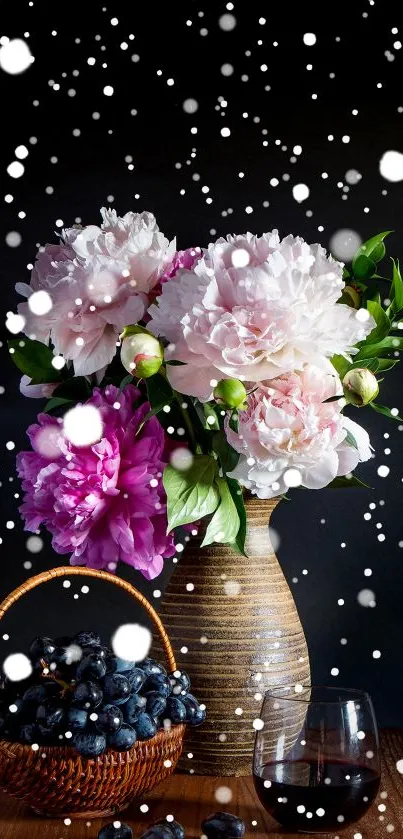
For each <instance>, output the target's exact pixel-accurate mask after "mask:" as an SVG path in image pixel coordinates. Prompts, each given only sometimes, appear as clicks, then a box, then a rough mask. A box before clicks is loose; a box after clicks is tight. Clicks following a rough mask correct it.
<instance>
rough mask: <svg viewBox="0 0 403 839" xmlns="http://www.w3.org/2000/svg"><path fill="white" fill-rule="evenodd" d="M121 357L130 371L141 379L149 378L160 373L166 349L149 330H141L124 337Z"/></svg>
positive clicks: (124, 365)
mask: <svg viewBox="0 0 403 839" xmlns="http://www.w3.org/2000/svg"><path fill="white" fill-rule="evenodd" d="M120 358H121V361H122V364H123V367H124V368H125V369H126V370H127V372H128V373H132V375H133V376H136V377H137V378H139V379H148V378H149V377H150V376H154V374H155V373H158V370H159V369H160V367H161V364H162V362H163V360H164V351H163V349H162V346H161V344H160V342H159V341H157V338H154V336H153V335H149V334H148V333H147V332H139V333H137V334H135V335H128V336H127V337H126V338H123V341H122V346H121V350H120Z"/></svg>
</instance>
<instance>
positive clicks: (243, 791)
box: [0, 729, 403, 839]
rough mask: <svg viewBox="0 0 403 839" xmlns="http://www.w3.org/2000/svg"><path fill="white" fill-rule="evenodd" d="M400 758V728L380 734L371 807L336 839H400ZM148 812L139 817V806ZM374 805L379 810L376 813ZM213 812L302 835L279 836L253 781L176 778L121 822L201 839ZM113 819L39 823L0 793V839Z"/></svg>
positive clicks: (78, 829)
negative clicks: (167, 825) (220, 793)
mask: <svg viewBox="0 0 403 839" xmlns="http://www.w3.org/2000/svg"><path fill="white" fill-rule="evenodd" d="M402 758H403V729H402V730H395V729H393V730H392V729H389V730H386V731H384V732H383V733H382V782H381V787H380V791H379V794H378V797H377V799H376V801H375V803H374V804H373V805H372V808H371V809H370V810H369V812H368V813H367V814H366V816H364V818H363V819H362V820H361V821H360V822H359V823H358V824H356V825H352V826H351V827H348V828H346V829H345V830H343V831H341V832H340V839H389V837H391V836H393V839H403V776H402V775H399V773H398V771H397V769H396V761H397V760H401V759H402ZM220 786H225V787H229V788H230V789H231V791H232V800H231V802H230V803H228V804H226V805H222V804H218V802H217V800H216V799H215V792H216V790H217V788H218V787H220ZM145 803H146V804H147V805H148V807H149V810H148V812H147V813H142V812H141V810H140V805H142V804H143V805H144V804H145ZM379 806H380V807H381V809H379ZM216 810H227V811H228V812H232V813H235V814H237V815H239V816H241V818H242V819H243V820H244V822H245V824H246V836H247V837H249V836H254V837H255V839H264V837H267V836H269V837H270V839H280V837H284V836H288V839H292V837H293V836H294V837H298V836H299V837H300V836H301V834H294V833H287V832H286V831H282V830H281V829H280V828H279V826H278V825H277V823H276V822H274V821H273V819H271V818H270V816H268V815H267V814H266V813H265V811H264V810H263V809H262V807H261V805H260V804H259V802H258V800H257V797H256V794H255V791H254V786H253V781H252V778H214V777H207V776H204V777H203V776H196V775H180V774H175V775H174V776H173V777H172V778H171V779H170V780H169V781H166V782H165V783H164V784H162V785H161V786H160V787H158V788H157V789H155V790H153V792H151V793H150V794H149V795H148V796H147V797H146V798H145V799H144V801H137V802H136V803H134V804H132V805H131V807H130V808H129V809H128V810H126V811H125V812H124V813H122V816H121V819H122V821H125V822H127V823H128V824H130V826H131V827H132V828H133V835H134V836H135V837H136V839H138V837H139V836H140V834H141V833H142V832H143V831H144V830H145V829H146V828H147V827H148V826H149V825H150V824H152V823H153V822H154V821H156V820H158V819H161V818H164V817H165V816H167V815H169V814H172V815H173V816H174V817H175V818H176V819H177V821H179V822H181V823H182V824H183V825H184V827H185V829H186V835H187V837H188V839H196V837H200V834H201V829H200V823H201V821H202V819H203V818H205V817H206V816H207V815H208V814H210V813H212V812H214V811H216ZM110 821H112V819H107V820H104V821H102V820H101V819H94V820H93V821H92V822H86V821H82V820H77V821H72V822H71V824H70V825H65V824H64V823H63V821H62V820H61V819H42V818H40V817H39V816H35V815H34V814H33V813H32V812H30V811H29V810H27V809H25V808H24V807H23V806H22V805H20V804H18V803H17V802H16V801H13V800H11V799H10V798H8V797H7V796H6V795H4V794H0V839H97V836H98V831H99V829H100V827H101V826H102V824H107V823H108V822H110ZM338 833H339V831H338V832H337V834H334V833H333V834H329V833H327V834H322V833H321V834H319V833H317V834H315V836H316V838H317V839H321V837H323V839H325V838H326V839H329V837H330V836H331V837H332V839H335V835H338Z"/></svg>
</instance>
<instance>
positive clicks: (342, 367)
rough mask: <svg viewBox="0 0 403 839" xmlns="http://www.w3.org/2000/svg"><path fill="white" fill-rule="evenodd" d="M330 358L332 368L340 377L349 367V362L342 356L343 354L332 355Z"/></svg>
mask: <svg viewBox="0 0 403 839" xmlns="http://www.w3.org/2000/svg"><path fill="white" fill-rule="evenodd" d="M330 360H331V362H332V364H333V367H334V369H335V370H336V372H337V373H338V374H339V376H340V378H341V379H342V378H343V376H345V374H346V373H347V370H348V369H349V367H350V362H349V361H348V360H347V358H344V355H334V356H333V357H332V358H331V359H330Z"/></svg>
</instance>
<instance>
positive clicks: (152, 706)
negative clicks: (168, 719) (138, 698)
mask: <svg viewBox="0 0 403 839" xmlns="http://www.w3.org/2000/svg"><path fill="white" fill-rule="evenodd" d="M146 700H147V702H146V707H145V710H146V711H147V714H150V717H159V716H160V715H161V714H162V713H163V712H164V711H165V708H166V706H167V700H166V699H165V696H161V694H160V693H157V692H156V691H155V690H153V691H151V692H150V693H147V695H146Z"/></svg>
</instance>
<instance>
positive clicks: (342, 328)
mask: <svg viewBox="0 0 403 839" xmlns="http://www.w3.org/2000/svg"><path fill="white" fill-rule="evenodd" d="M246 263H247V264H246ZM236 266H242V267H236ZM342 289H343V280H342V265H341V263H339V262H337V261H336V260H334V259H333V258H332V257H331V256H330V257H328V256H327V255H326V252H325V250H324V249H323V248H322V247H321V246H320V245H308V244H306V242H304V240H303V239H300V238H294V237H293V236H287V237H286V238H285V239H283V240H282V241H280V239H279V236H278V233H277V231H273V232H272V233H265V234H264V235H263V236H262V237H260V238H258V237H256V236H252V234H250V233H247V234H245V235H243V236H227V239H219V240H218V241H217V242H215V243H214V244H211V245H209V247H208V249H207V250H206V251H205V252H204V254H203V256H202V258H201V259H200V260H199V261H198V262H197V263H196V264H195V265H194V266H193V268H192V269H191V270H186V269H182V270H179V271H178V272H177V274H176V275H175V277H173V278H172V279H170V280H168V281H167V282H166V283H164V284H163V286H162V292H161V296H160V297H159V298H158V303H157V304H154V305H152V306H151V307H150V310H149V313H150V316H151V320H150V323H149V324H148V328H149V329H150V331H152V332H153V333H154V334H155V335H157V336H161V337H164V338H166V339H167V340H168V341H169V342H170V346H168V348H167V350H166V353H165V357H166V359H167V360H174V359H175V360H178V361H181V362H183V364H182V365H178V366H169V367H168V376H169V379H170V382H171V384H172V386H173V387H174V388H175V389H176V390H179V391H180V392H181V393H184V394H189V395H192V396H197V397H198V398H199V399H201V400H202V401H206V400H209V399H211V398H212V391H213V387H214V385H212V384H211V382H212V381H214V380H216V381H217V380H220V379H222V378H223V377H231V378H238V379H241V380H243V381H247V382H258V381H266V380H268V379H271V378H274V377H276V376H279V375H281V374H282V373H284V372H288V371H290V370H301V369H302V368H303V366H304V364H306V363H310V364H321V365H322V366H323V367H324V368H325V369H332V368H331V366H330V363H329V362H328V361H327V359H329V358H330V357H331V356H332V355H334V354H343V355H347V356H349V355H352V354H354V353H355V352H356V349H355V344H356V343H357V342H358V341H361V340H363V339H364V338H365V337H366V336H367V335H368V334H369V332H370V331H371V329H372V328H373V326H374V321H373V319H372V318H371V317H368V318H367V320H365V321H362V320H359V319H357V317H356V312H355V311H354V310H353V309H352V308H350V307H349V306H346V305H344V304H341V303H337V300H338V299H339V297H340V295H341V292H342Z"/></svg>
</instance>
